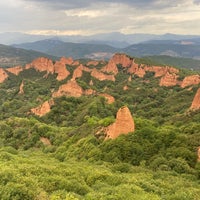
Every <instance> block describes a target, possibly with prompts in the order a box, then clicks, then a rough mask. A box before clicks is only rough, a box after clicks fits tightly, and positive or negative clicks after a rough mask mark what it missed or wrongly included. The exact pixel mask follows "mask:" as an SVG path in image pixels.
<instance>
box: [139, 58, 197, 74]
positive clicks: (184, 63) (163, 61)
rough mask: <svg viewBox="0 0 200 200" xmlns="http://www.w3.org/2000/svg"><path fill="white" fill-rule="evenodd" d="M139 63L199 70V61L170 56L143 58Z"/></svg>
mask: <svg viewBox="0 0 200 200" xmlns="http://www.w3.org/2000/svg"><path fill="white" fill-rule="evenodd" d="M139 62H141V63H145V64H152V65H170V66H176V67H179V68H185V69H189V70H198V71H199V70H200V60H195V59H191V58H180V57H172V56H164V55H163V56H162V55H161V56H159V55H158V56H145V57H142V58H139Z"/></svg>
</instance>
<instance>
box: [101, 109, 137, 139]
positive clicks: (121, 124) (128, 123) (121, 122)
mask: <svg viewBox="0 0 200 200" xmlns="http://www.w3.org/2000/svg"><path fill="white" fill-rule="evenodd" d="M134 130H135V124H134V120H133V118H132V115H131V112H130V110H129V109H128V107H126V106H124V107H122V108H120V109H119V110H118V112H117V117H116V121H115V122H114V123H113V124H111V125H110V126H108V127H107V129H106V132H105V133H106V138H105V139H109V138H111V139H115V138H117V137H118V136H119V135H121V134H128V133H129V132H133V131H134Z"/></svg>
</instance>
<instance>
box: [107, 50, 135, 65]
mask: <svg viewBox="0 0 200 200" xmlns="http://www.w3.org/2000/svg"><path fill="white" fill-rule="evenodd" d="M111 61H112V62H114V63H115V64H116V65H117V64H120V65H122V67H125V68H126V67H130V66H131V64H132V62H133V60H132V59H131V58H130V57H129V56H127V55H125V54H120V53H117V54H115V55H114V56H113V57H112V58H111Z"/></svg>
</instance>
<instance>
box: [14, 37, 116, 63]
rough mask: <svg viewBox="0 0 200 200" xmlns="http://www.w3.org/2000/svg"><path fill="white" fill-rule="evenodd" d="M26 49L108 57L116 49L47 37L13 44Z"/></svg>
mask: <svg viewBox="0 0 200 200" xmlns="http://www.w3.org/2000/svg"><path fill="white" fill-rule="evenodd" d="M14 46H15V47H19V48H24V49H28V50H35V51H40V52H43V53H46V54H50V55H54V56H57V57H62V56H65V57H73V58H75V59H78V58H95V59H101V58H107V59H108V58H110V57H111V56H112V54H113V53H115V52H117V51H118V49H117V48H114V47H111V46H109V45H105V44H86V43H71V42H62V41H60V40H54V39H47V40H41V41H37V42H32V43H24V44H18V45H14Z"/></svg>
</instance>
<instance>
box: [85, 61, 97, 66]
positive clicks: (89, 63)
mask: <svg viewBox="0 0 200 200" xmlns="http://www.w3.org/2000/svg"><path fill="white" fill-rule="evenodd" d="M98 64H99V61H96V60H91V61H89V62H88V63H87V66H90V65H93V66H97V65H98Z"/></svg>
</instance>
